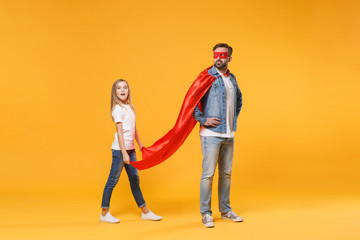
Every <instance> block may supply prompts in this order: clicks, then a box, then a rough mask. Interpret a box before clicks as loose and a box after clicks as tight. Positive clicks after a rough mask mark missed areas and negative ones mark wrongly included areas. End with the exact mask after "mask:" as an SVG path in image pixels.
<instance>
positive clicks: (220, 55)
mask: <svg viewBox="0 0 360 240" xmlns="http://www.w3.org/2000/svg"><path fill="white" fill-rule="evenodd" d="M217 58H221V59H224V58H227V52H214V59H217Z"/></svg>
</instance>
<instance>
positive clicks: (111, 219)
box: [100, 212, 120, 223]
mask: <svg viewBox="0 0 360 240" xmlns="http://www.w3.org/2000/svg"><path fill="white" fill-rule="evenodd" d="M100 222H107V223H118V222H120V220H119V219H117V218H116V217H113V216H112V215H111V214H110V212H108V213H107V214H106V215H105V216H103V215H102V214H100Z"/></svg>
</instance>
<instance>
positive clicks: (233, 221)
mask: <svg viewBox="0 0 360 240" xmlns="http://www.w3.org/2000/svg"><path fill="white" fill-rule="evenodd" d="M221 218H222V219H227V220H231V221H233V222H242V221H244V219H241V220H233V219H232V218H229V217H223V216H221Z"/></svg>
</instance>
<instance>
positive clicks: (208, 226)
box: [203, 224, 215, 228]
mask: <svg viewBox="0 0 360 240" xmlns="http://www.w3.org/2000/svg"><path fill="white" fill-rule="evenodd" d="M203 225H204V226H205V227H207V228H213V227H215V224H212V225H205V224H203Z"/></svg>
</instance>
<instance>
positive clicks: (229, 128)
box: [200, 69, 235, 138]
mask: <svg viewBox="0 0 360 240" xmlns="http://www.w3.org/2000/svg"><path fill="white" fill-rule="evenodd" d="M216 70H217V69H216ZM218 73H219V74H220V75H221V77H222V79H223V81H224V85H225V96H226V133H219V132H214V131H211V130H210V129H208V128H206V127H204V126H201V127H200V136H203V137H223V138H233V137H234V130H233V126H234V110H235V89H234V85H233V84H232V82H231V81H230V77H228V76H224V75H223V74H222V73H221V72H219V71H218Z"/></svg>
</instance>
